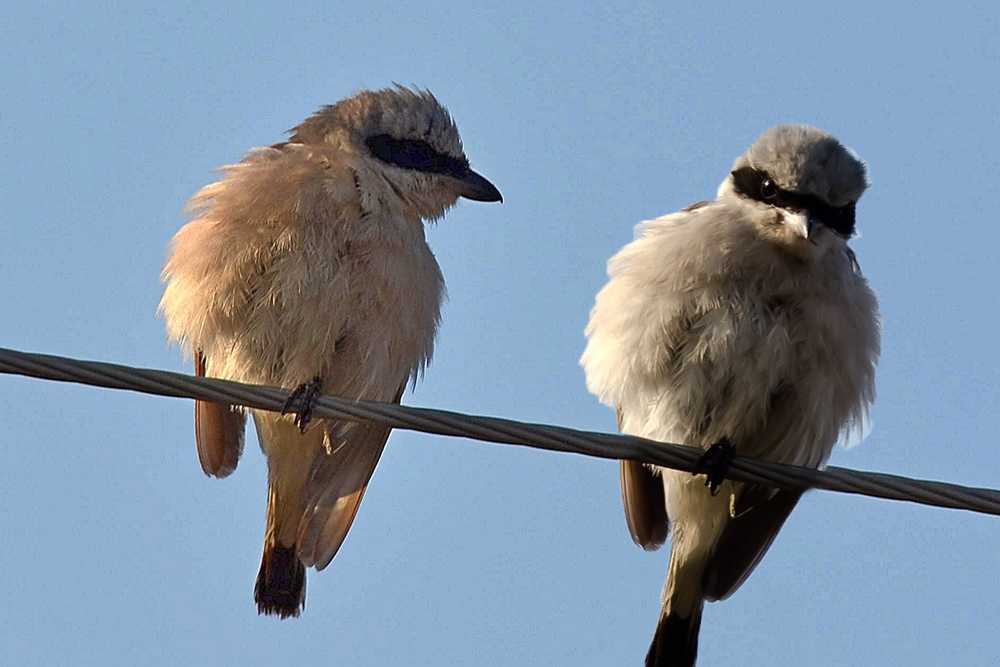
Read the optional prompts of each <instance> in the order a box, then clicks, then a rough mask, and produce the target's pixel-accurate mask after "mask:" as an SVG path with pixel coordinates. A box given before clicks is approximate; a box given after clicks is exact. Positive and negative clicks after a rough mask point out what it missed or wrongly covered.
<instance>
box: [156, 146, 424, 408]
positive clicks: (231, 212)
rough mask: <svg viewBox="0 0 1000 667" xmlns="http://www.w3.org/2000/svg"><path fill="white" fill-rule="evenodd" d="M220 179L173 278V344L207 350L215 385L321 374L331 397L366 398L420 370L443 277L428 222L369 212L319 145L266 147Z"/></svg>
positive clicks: (287, 382)
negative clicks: (427, 238)
mask: <svg viewBox="0 0 1000 667" xmlns="http://www.w3.org/2000/svg"><path fill="white" fill-rule="evenodd" d="M223 171H224V176H223V178H222V179H221V180H219V181H218V182H216V183H213V184H211V185H208V186H206V187H205V188H203V189H202V190H201V191H200V192H198V193H197V194H196V195H195V196H194V197H193V198H192V199H191V201H190V203H189V205H188V212H189V213H191V214H192V215H196V216H197V217H196V218H195V219H194V220H192V221H191V222H189V223H188V224H187V225H185V226H184V227H183V228H182V229H181V230H180V231H179V232H178V233H177V234H176V236H175V237H174V239H173V242H172V247H171V252H170V256H169V258H168V261H167V264H166V266H165V268H164V271H163V275H162V279H163V280H164V281H165V282H167V287H166V290H165V292H164V296H163V300H162V302H161V305H160V308H161V311H163V313H164V314H165V315H166V321H167V328H168V333H169V336H170V338H171V340H172V341H176V342H179V343H180V344H181V346H182V348H183V349H184V350H185V352H186V353H187V354H190V353H191V352H192V351H193V350H195V349H199V350H202V351H203V352H204V355H205V358H206V359H207V362H208V368H207V374H208V375H209V376H218V377H227V378H230V379H233V380H237V381H243V382H254V383H268V384H278V385H281V386H285V387H294V386H297V385H298V384H300V383H302V382H305V381H307V380H308V379H310V378H312V377H313V376H315V375H316V374H317V373H319V374H320V375H324V376H329V377H338V378H340V381H339V382H338V384H339V385H340V386H329V387H327V390H328V391H330V392H331V393H346V394H351V395H360V394H361V393H364V392H365V390H367V389H371V387H370V385H371V383H372V381H373V380H372V378H380V377H391V378H398V377H400V373H401V371H403V375H406V374H409V375H415V374H417V373H418V372H419V371H420V370H422V369H423V367H424V365H425V364H426V362H427V360H428V359H429V358H430V356H431V353H432V351H433V340H434V333H435V331H436V329H437V324H438V321H439V313H440V302H441V300H442V298H443V292H444V280H443V277H442V276H441V273H440V269H439V268H438V266H437V263H436V262H435V261H434V257H433V255H432V254H431V252H430V250H429V249H428V248H427V246H426V243H424V235H423V234H424V232H423V225H422V223H421V221H420V220H419V219H415V220H412V221H411V220H405V219H400V218H399V217H398V216H385V217H384V218H379V217H375V216H370V215H364V214H363V212H362V209H361V205H360V202H359V200H358V195H357V190H356V187H355V180H354V175H353V173H352V170H351V168H350V167H349V165H346V164H345V163H344V161H343V160H340V161H339V162H336V163H331V161H329V160H327V159H326V158H325V157H324V156H323V154H322V152H321V150H320V149H317V148H314V147H307V146H303V145H299V144H285V145H283V146H281V147H278V148H263V149H257V150H255V151H253V152H251V153H250V154H249V155H248V156H247V158H246V159H245V160H244V161H242V162H241V163H239V164H237V165H232V166H229V167H226V168H224V169H223ZM219 228H223V229H222V230H220V229H219ZM220 232H222V233H220ZM348 239H350V240H349V241H348ZM414 275H419V276H426V277H429V280H428V279H426V278H425V279H423V280H414V279H413V276H414ZM404 288H405V289H404ZM414 290H416V298H414ZM404 294H407V295H408V296H406V297H404ZM401 317H402V318H410V319H411V320H412V322H413V324H412V326H399V324H398V322H397V321H398V319H399V318H401ZM387 322H388V323H389V324H388V325H387ZM382 326H386V329H378V328H379V327H382ZM386 330H388V331H396V330H402V331H410V332H413V331H416V332H422V333H423V334H424V335H422V336H412V335H411V336H406V337H403V336H393V335H391V334H390V335H388V336H387V335H386ZM288 331H295V332H296V334H295V336H288V335H287V332H288ZM397 338H398V340H397ZM345 343H351V345H350V346H349V350H350V352H349V357H350V358H344V353H343V348H344V347H345ZM289 344H291V345H293V346H294V347H293V348H291V349H289V348H288V347H285V346H286V345H289ZM366 344H371V345H373V346H378V349H373V348H366V347H365V345H366ZM338 356H339V361H336V360H337V359H338ZM414 359H417V360H418V362H417V363H416V364H414V363H413V361H412V360H414ZM350 361H354V362H355V363H353V364H352V363H350ZM332 363H336V364H338V366H340V368H338V369H336V370H338V371H339V372H337V373H332V372H330V371H333V370H335V369H332V368H330V364H332ZM401 366H403V368H401ZM397 392H398V386H397V385H394V386H392V387H391V388H390V387H385V388H379V390H378V391H377V394H380V395H381V394H385V396H383V400H391V398H392V397H393V396H395V394H396V393H397Z"/></svg>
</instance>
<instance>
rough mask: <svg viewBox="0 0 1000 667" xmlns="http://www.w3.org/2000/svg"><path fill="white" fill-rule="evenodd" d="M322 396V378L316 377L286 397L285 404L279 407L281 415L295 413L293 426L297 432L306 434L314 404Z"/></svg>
mask: <svg viewBox="0 0 1000 667" xmlns="http://www.w3.org/2000/svg"><path fill="white" fill-rule="evenodd" d="M322 395H323V378H321V377H319V376H318V375H317V376H316V377H314V378H313V379H312V380H310V381H309V382H306V383H304V384H300V385H299V386H298V387H296V388H295V391H293V392H292V395H291V396H289V397H288V400H286V401H285V404H284V405H283V406H281V414H283V415H287V414H288V413H289V412H294V413H295V425H296V426H298V427H299V431H301V432H302V433H305V432H306V427H307V426H309V422H310V421H311V420H312V416H313V409H315V407H316V402H317V401H319V397H320V396H322Z"/></svg>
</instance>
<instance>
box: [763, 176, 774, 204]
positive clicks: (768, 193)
mask: <svg viewBox="0 0 1000 667" xmlns="http://www.w3.org/2000/svg"><path fill="white" fill-rule="evenodd" d="M760 194H761V196H762V197H764V199H770V198H771V197H773V196H774V195H776V194H778V186H777V185H775V184H774V181H772V180H771V179H770V178H765V179H764V182H763V183H761V184H760Z"/></svg>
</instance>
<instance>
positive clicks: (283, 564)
mask: <svg viewBox="0 0 1000 667" xmlns="http://www.w3.org/2000/svg"><path fill="white" fill-rule="evenodd" d="M253 599H254V602H256V603H257V612H258V613H260V614H270V615H272V616H279V617H281V618H288V617H289V616H298V615H299V613H300V612H301V611H302V608H303V607H305V604H306V568H305V566H304V565H303V564H302V561H300V560H299V559H298V557H297V556H296V555H295V548H294V547H292V548H289V547H282V546H278V545H271V544H266V545H264V558H263V559H262V560H261V563H260V572H259V573H258V574H257V585H256V586H254V589H253Z"/></svg>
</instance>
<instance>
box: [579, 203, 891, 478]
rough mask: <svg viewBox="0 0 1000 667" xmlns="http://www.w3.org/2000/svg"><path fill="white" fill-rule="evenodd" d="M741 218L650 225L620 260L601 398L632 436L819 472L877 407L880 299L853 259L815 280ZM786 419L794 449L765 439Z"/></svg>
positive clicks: (695, 217) (596, 329)
mask: <svg viewBox="0 0 1000 667" xmlns="http://www.w3.org/2000/svg"><path fill="white" fill-rule="evenodd" d="M728 206H731V204H727V202H725V201H716V202H712V203H709V204H707V205H705V206H703V207H701V208H699V209H697V210H696V211H693V212H687V211H685V212H681V213H676V214H673V215H668V216H665V217H662V218H659V219H656V220H652V221H648V222H644V223H642V224H640V225H639V226H638V227H637V239H636V240H635V241H634V242H632V243H630V244H629V245H628V246H626V247H625V248H624V249H622V250H621V252H619V253H618V254H617V255H615V256H614V257H613V258H612V259H611V260H610V261H609V263H608V275H609V277H610V278H611V280H610V282H609V283H608V284H607V286H605V287H604V289H602V290H601V292H600V293H599V294H598V295H597V300H596V305H595V306H594V309H593V311H592V312H591V320H590V324H589V326H588V328H587V331H586V334H587V336H588V337H589V339H590V340H589V343H588V346H587V348H586V350H585V352H584V355H583V358H582V360H581V362H582V363H583V365H584V366H585V368H586V371H587V386H588V389H589V390H590V391H591V392H593V393H595V394H597V395H598V396H599V397H600V399H601V401H602V402H603V403H605V404H607V405H609V406H611V407H614V408H620V409H621V410H622V413H623V418H624V419H625V420H626V423H625V424H624V425H623V428H622V430H623V431H624V432H629V433H634V434H637V435H643V436H645V437H650V438H653V439H658V440H662V441H668V442H677V443H681V444H689V445H694V446H703V447H707V446H709V445H711V444H713V443H714V442H718V441H719V440H721V439H722V438H724V437H726V438H730V439H731V440H733V442H735V443H738V444H737V449H738V451H739V452H740V453H741V454H745V455H749V456H754V455H756V454H764V455H766V456H767V457H768V458H770V459H772V460H779V461H784V462H788V463H797V464H801V465H819V464H820V463H822V462H823V461H825V460H826V458H827V457H828V456H829V453H830V450H831V449H832V447H833V445H834V444H835V442H836V440H837V438H838V437H839V436H840V434H841V431H842V430H847V429H850V428H853V427H854V426H855V425H857V424H858V423H860V422H861V421H862V420H863V419H865V418H866V417H867V409H868V406H869V405H870V404H871V402H872V401H873V400H874V398H875V388H874V372H875V364H876V363H877V359H878V354H879V328H880V320H879V317H878V314H877V313H878V303H877V300H876V297H875V294H874V292H873V291H872V290H871V289H870V288H869V287H868V284H867V281H866V280H865V279H864V278H863V277H862V276H861V275H860V273H859V272H857V271H856V270H855V266H854V263H853V260H852V257H851V256H850V255H849V254H848V253H849V251H847V250H846V249H840V250H837V251H835V252H830V253H827V254H826V255H824V256H823V257H822V258H821V260H820V261H819V262H817V263H816V264H814V265H812V266H810V267H808V268H807V267H805V266H803V264H802V262H801V260H799V259H797V258H794V257H791V256H786V255H784V254H783V253H782V250H781V249H780V248H778V247H776V246H775V245H774V244H771V243H767V242H765V241H764V240H762V239H761V238H760V237H759V236H758V234H757V233H756V231H755V229H754V227H753V226H752V225H751V224H749V223H747V222H746V221H745V220H744V219H743V218H742V217H741V216H740V214H739V211H734V210H728V209H727V207H728ZM765 267H766V268H765ZM789 348H792V349H793V350H794V354H789ZM651 396H653V397H659V399H660V400H657V401H655V402H653V403H652V404H635V401H638V400H641V399H640V398H639V397H651ZM630 400H631V401H632V403H630ZM776 402H781V405H782V409H781V410H777V411H775V405H776ZM819 408H822V409H819ZM778 417H780V418H781V419H787V420H788V422H789V429H791V431H786V432H785V433H784V434H783V437H782V438H781V440H782V442H775V441H774V438H775V437H776V436H775V435H773V434H774V433H775V432H776V431H778V432H780V429H775V428H769V429H763V428H762V427H763V426H764V425H765V424H766V423H767V422H768V420H769V419H771V418H778ZM771 426H772V427H773V426H774V424H773V423H772V424H771ZM765 432H766V433H770V434H771V435H767V436H765ZM765 438H766V439H767V440H768V442H764V441H763V440H764V439H765ZM803 441H807V442H811V443H813V444H812V445H810V446H807V447H802V446H801V445H800V443H801V442H803Z"/></svg>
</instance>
